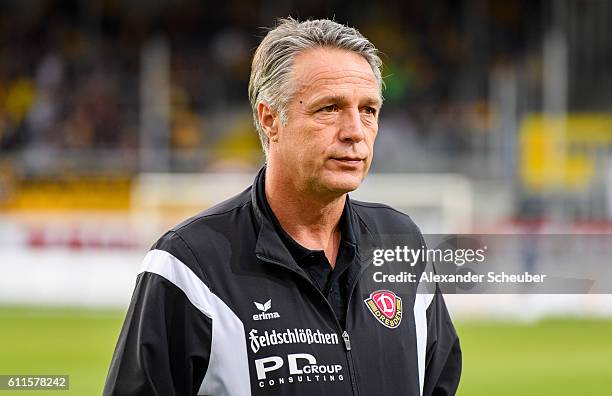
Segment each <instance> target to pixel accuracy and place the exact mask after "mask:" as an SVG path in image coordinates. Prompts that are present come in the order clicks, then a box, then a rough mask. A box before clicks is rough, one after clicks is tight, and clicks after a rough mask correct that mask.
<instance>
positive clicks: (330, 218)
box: [265, 170, 346, 267]
mask: <svg viewBox="0 0 612 396" xmlns="http://www.w3.org/2000/svg"><path fill="white" fill-rule="evenodd" d="M265 193H266V199H267V201H268V204H269V205H270V208H271V209H272V212H273V213H274V215H275V216H276V218H277V219H278V221H279V223H280V225H281V226H282V227H283V229H284V230H285V231H286V232H287V234H289V235H290V236H291V237H292V238H293V239H294V240H295V241H296V242H298V243H299V244H300V245H302V246H304V247H306V248H308V249H311V250H323V251H324V252H325V256H326V257H327V259H328V260H329V262H330V264H331V266H332V267H334V266H335V262H336V256H337V253H338V248H339V246H340V240H341V233H340V228H339V223H340V218H341V216H342V211H343V210H344V204H345V200H346V194H342V195H341V196H339V197H327V198H323V197H321V196H318V197H315V196H310V195H307V194H305V193H304V192H301V191H297V190H296V189H295V187H294V186H292V185H290V184H287V183H284V182H283V180H282V178H281V177H279V176H278V175H275V173H273V172H268V170H266V182H265Z"/></svg>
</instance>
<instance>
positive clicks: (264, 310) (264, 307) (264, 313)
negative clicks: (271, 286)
mask: <svg viewBox="0 0 612 396" xmlns="http://www.w3.org/2000/svg"><path fill="white" fill-rule="evenodd" d="M253 303H254V304H255V307H256V308H257V309H259V310H260V311H261V313H258V314H255V315H253V320H267V319H276V318H280V315H279V314H278V312H268V310H269V309H270V308H272V300H271V299H270V300H268V301H266V302H265V303H263V304H262V303H258V302H257V301H253Z"/></svg>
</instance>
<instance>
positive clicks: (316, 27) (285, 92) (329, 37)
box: [249, 17, 383, 157]
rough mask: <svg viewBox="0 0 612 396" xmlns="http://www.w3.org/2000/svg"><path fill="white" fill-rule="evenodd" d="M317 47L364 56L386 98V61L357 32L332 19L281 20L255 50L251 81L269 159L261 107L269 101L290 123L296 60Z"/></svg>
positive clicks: (258, 125) (254, 107)
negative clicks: (383, 63)
mask: <svg viewBox="0 0 612 396" xmlns="http://www.w3.org/2000/svg"><path fill="white" fill-rule="evenodd" d="M316 47H329V48H339V49H345V50H348V51H352V52H355V53H357V54H359V55H361V56H363V57H364V58H365V60H366V61H368V63H369V64H370V67H371V68H372V72H374V77H375V78H376V80H377V81H378V86H379V89H380V91H381V98H382V87H383V81H382V77H381V73H380V68H381V66H382V61H381V60H380V57H379V56H378V50H377V49H376V47H374V45H373V44H372V43H370V41H369V40H368V39H366V38H365V37H364V36H363V35H362V34H361V33H359V32H358V31H357V30H356V29H354V28H351V27H348V26H344V25H341V24H339V23H337V22H334V21H330V20H329V19H316V20H307V21H303V22H300V21H298V20H296V19H293V18H291V17H289V18H285V19H279V21H278V25H277V26H276V28H274V29H273V30H270V31H269V32H268V34H267V35H266V36H265V37H264V39H263V40H262V42H261V43H260V44H259V47H257V50H256V51H255V56H254V57H253V64H252V66H251V78H250V80H249V101H250V102H251V108H252V110H253V119H254V122H255V128H256V129H257V133H258V134H259V139H260V140H261V144H262V146H263V150H264V153H265V154H266V157H267V156H268V147H269V142H268V136H267V135H266V133H265V131H264V130H263V128H262V126H261V123H260V122H259V117H258V114H257V105H258V104H259V102H261V101H265V102H267V103H268V104H269V105H270V107H271V108H272V109H274V110H275V111H277V112H278V115H279V116H280V120H281V122H282V123H283V124H286V123H287V111H286V110H287V104H288V103H289V101H290V100H291V98H292V97H293V95H294V93H295V87H292V84H291V78H290V77H291V71H292V66H293V61H294V59H295V56H296V55H298V54H299V53H300V52H302V51H304V50H307V49H310V48H316Z"/></svg>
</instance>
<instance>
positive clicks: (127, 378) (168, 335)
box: [103, 272, 212, 396]
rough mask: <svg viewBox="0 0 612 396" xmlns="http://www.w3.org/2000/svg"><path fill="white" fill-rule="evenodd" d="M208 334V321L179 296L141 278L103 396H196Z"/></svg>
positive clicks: (154, 278) (154, 277)
mask: <svg viewBox="0 0 612 396" xmlns="http://www.w3.org/2000/svg"><path fill="white" fill-rule="evenodd" d="M211 334H212V321H211V319H210V318H208V317H207V316H205V315H204V314H203V313H202V312H201V311H199V310H198V309H197V308H196V307H194V306H193V305H192V304H191V302H190V301H189V300H188V299H187V297H186V296H185V294H184V293H183V291H182V290H180V289H179V288H178V287H176V286H175V285H174V284H172V283H171V282H170V281H168V280H167V279H165V278H164V277H162V276H160V275H158V274H155V273H151V272H142V273H141V274H140V275H138V278H137V282H136V288H135V290H134V294H133V296H132V300H131V302H130V306H129V308H128V312H127V315H126V318H125V322H124V324H123V327H122V329H121V333H120V335H119V340H118V342H117V346H116V348H115V352H114V354H113V358H112V361H111V365H110V369H109V372H108V377H107V379H106V384H105V387H104V393H103V394H104V395H105V396H111V395H113V396H120V395H130V396H138V395H164V396H173V395H194V394H196V393H197V391H198V389H199V387H200V384H201V383H202V380H203V378H204V375H205V373H206V369H207V367H208V362H209V359H210V347H211Z"/></svg>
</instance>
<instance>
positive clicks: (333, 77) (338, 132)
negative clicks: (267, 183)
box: [269, 48, 382, 196]
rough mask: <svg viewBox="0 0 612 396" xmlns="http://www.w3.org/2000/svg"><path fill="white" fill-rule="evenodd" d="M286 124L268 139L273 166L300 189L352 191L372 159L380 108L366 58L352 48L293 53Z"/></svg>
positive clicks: (334, 193) (332, 193)
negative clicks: (291, 82)
mask: <svg viewBox="0 0 612 396" xmlns="http://www.w3.org/2000/svg"><path fill="white" fill-rule="evenodd" d="M292 81H293V84H295V85H294V87H295V95H294V96H293V98H292V100H291V101H290V102H289V104H288V106H287V123H286V125H282V124H281V123H280V122H278V123H276V125H277V127H278V130H277V136H276V137H275V139H272V141H271V142H270V158H269V160H270V161H271V162H274V164H273V166H277V167H281V168H280V169H283V170H282V172H283V173H284V174H285V175H289V180H291V183H292V184H293V187H294V188H295V189H297V190H298V191H302V192H304V193H314V194H318V195H321V194H323V195H326V196H337V195H341V194H344V193H346V192H349V191H353V190H355V189H356V188H357V187H359V185H360V184H361V182H362V180H363V179H364V177H365V176H366V174H367V172H368V169H369V168H370V164H371V162H372V149H373V146H374V140H375V138H376V133H377V132H378V113H379V111H380V107H381V104H382V103H381V98H380V93H379V86H378V83H377V81H376V78H375V77H374V73H373V72H372V69H371V67H370V65H369V64H368V62H367V61H366V60H365V59H364V58H363V57H362V56H360V55H358V54H355V53H353V52H349V51H345V50H340V49H329V48H316V49H310V50H307V51H304V52H302V53H300V54H299V55H298V56H296V57H295V60H294V69H293V80H292Z"/></svg>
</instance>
